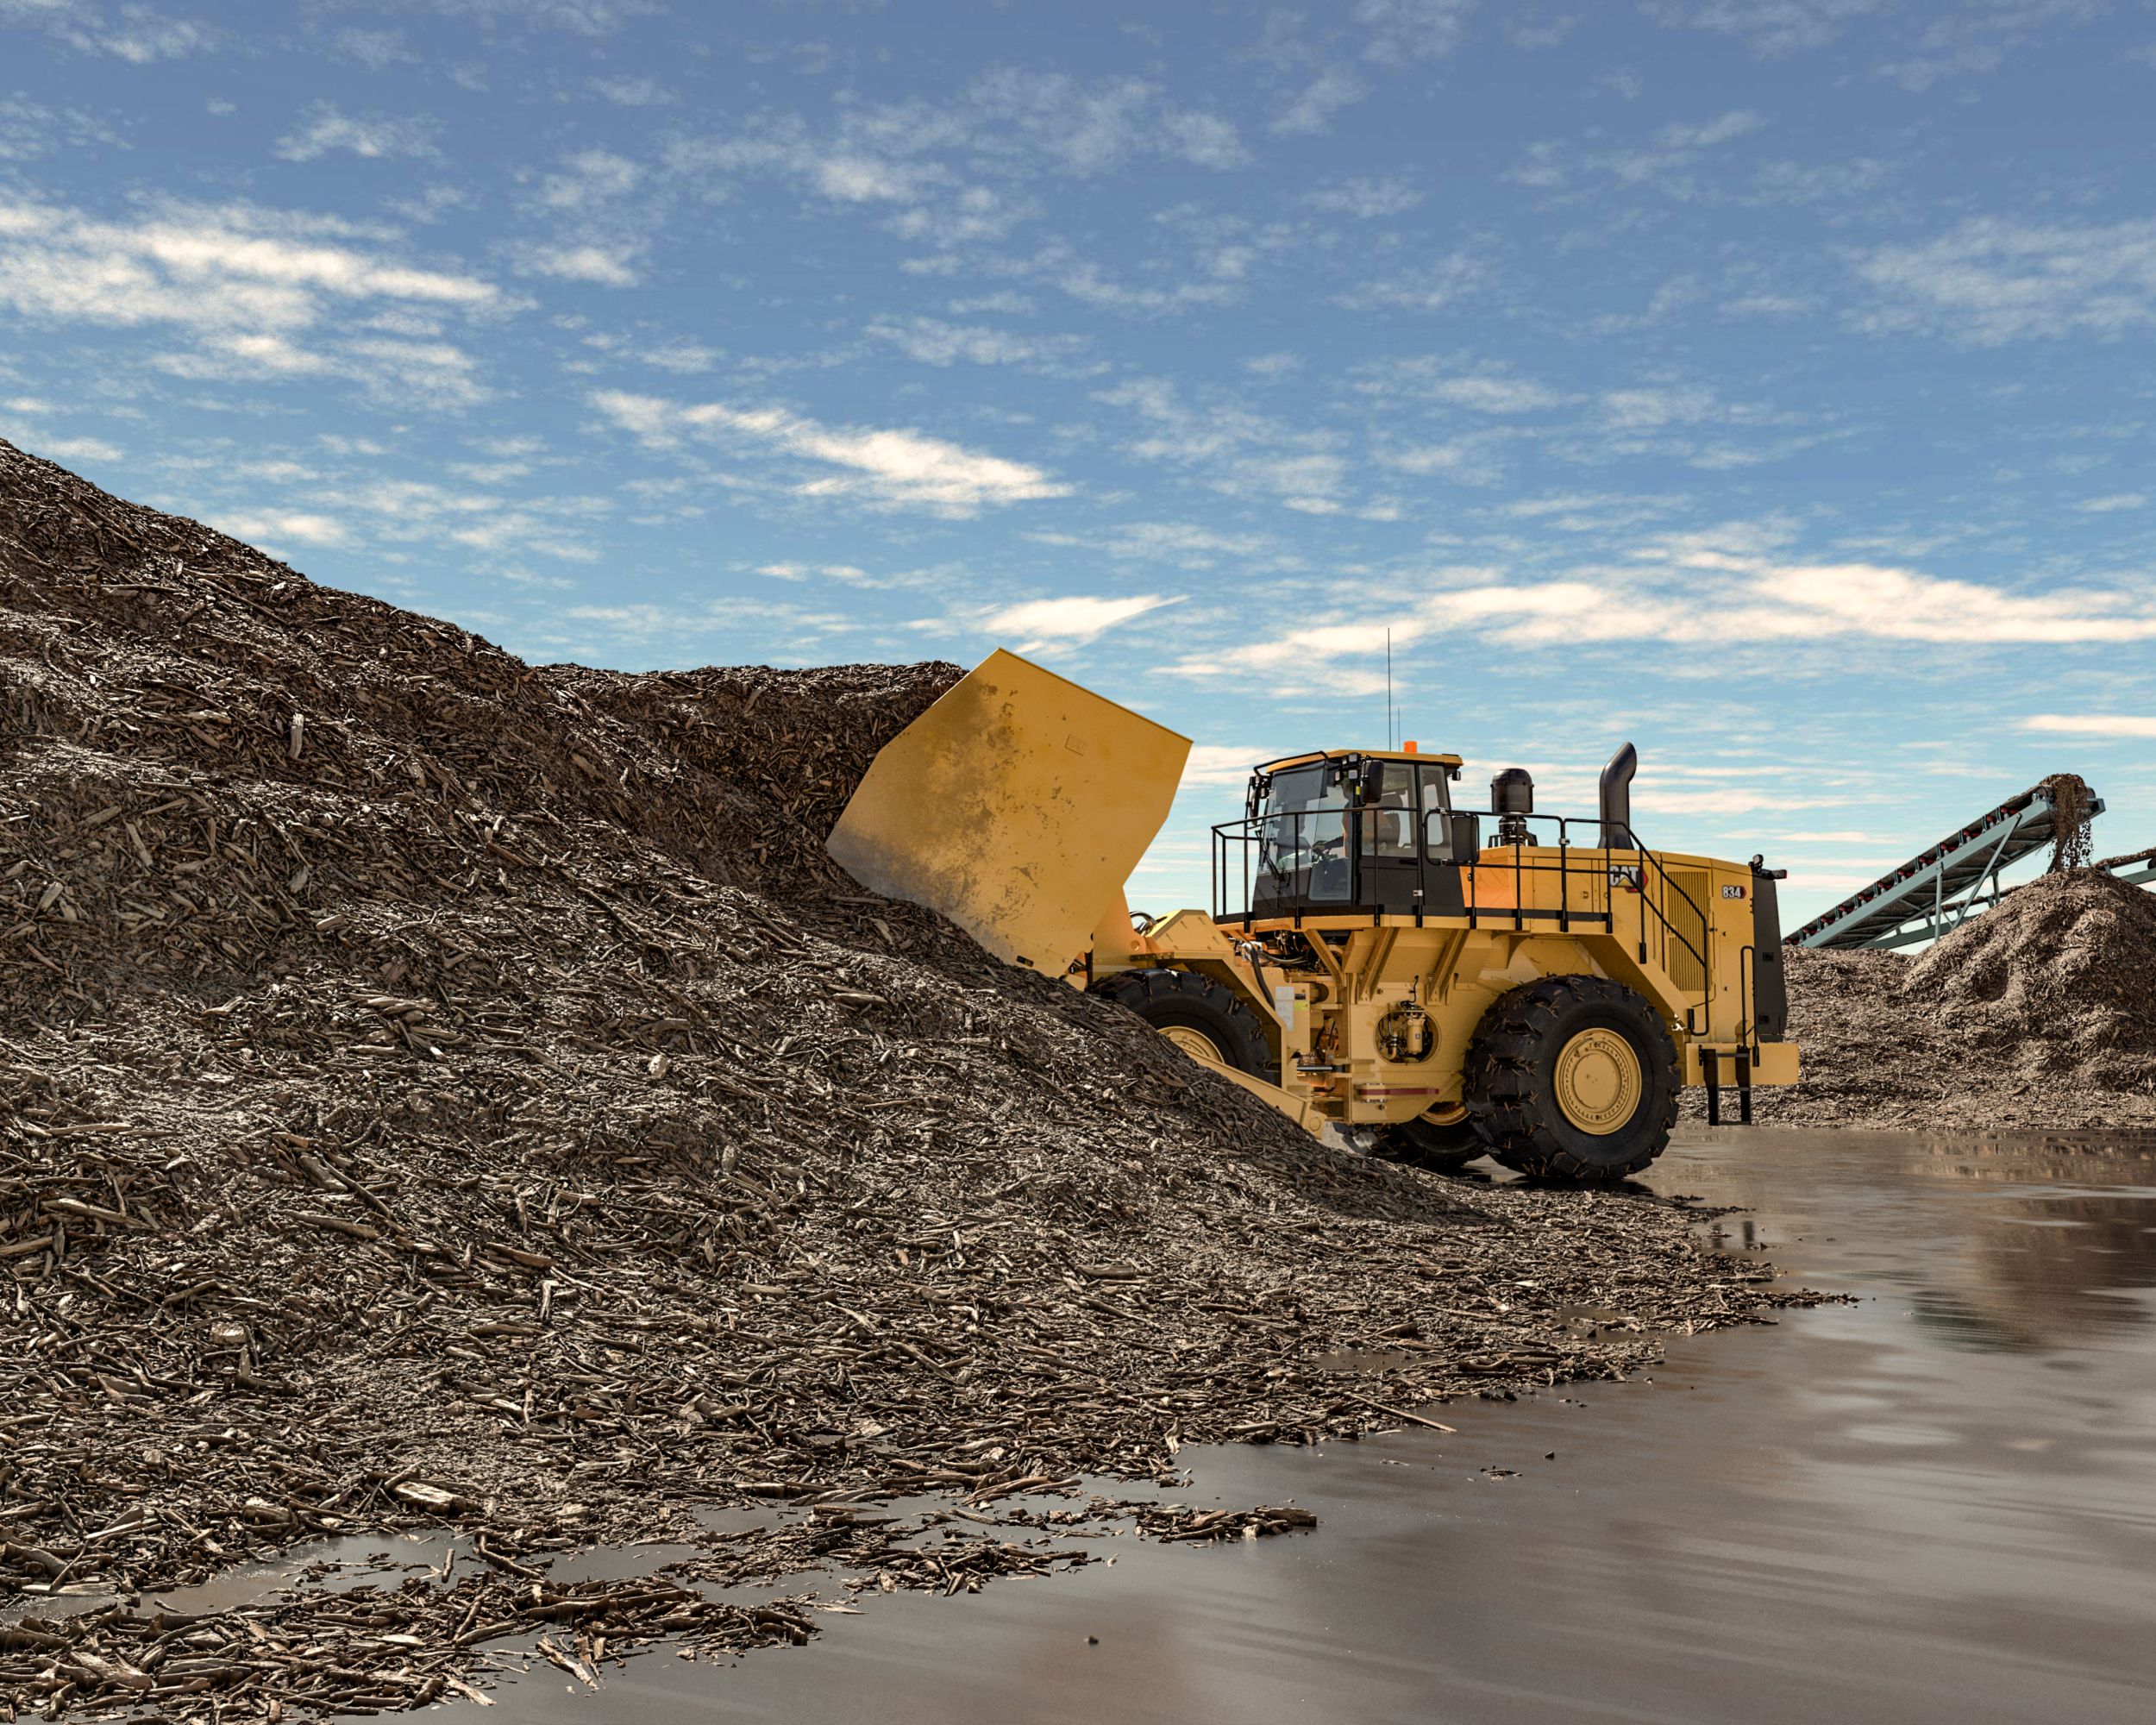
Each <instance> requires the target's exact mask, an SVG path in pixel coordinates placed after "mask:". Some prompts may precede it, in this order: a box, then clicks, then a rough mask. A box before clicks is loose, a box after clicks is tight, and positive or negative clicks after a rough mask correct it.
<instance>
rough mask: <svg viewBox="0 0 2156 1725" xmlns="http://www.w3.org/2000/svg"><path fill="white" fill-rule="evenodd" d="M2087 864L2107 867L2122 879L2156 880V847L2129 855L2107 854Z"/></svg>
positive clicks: (2094, 866) (2098, 867)
mask: <svg viewBox="0 0 2156 1725" xmlns="http://www.w3.org/2000/svg"><path fill="white" fill-rule="evenodd" d="M2089 866H2090V868H2093V869H2109V870H2110V871H2111V872H2112V873H2113V874H2114V875H2117V876H2118V877H2119V879H2121V880H2122V881H2156V849H2152V850H2136V851H2135V852H2134V854H2133V855H2132V856H2107V857H2105V858H2104V859H2103V861H2102V862H2092V863H2090V865H2089Z"/></svg>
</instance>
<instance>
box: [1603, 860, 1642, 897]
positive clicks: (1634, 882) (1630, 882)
mask: <svg viewBox="0 0 2156 1725" xmlns="http://www.w3.org/2000/svg"><path fill="white" fill-rule="evenodd" d="M1609 884H1610V885H1611V886H1613V887H1622V888H1624V889H1625V890H1626V892H1628V893H1636V892H1638V891H1639V864H1638V863H1637V862H1613V863H1611V864H1610V865H1609Z"/></svg>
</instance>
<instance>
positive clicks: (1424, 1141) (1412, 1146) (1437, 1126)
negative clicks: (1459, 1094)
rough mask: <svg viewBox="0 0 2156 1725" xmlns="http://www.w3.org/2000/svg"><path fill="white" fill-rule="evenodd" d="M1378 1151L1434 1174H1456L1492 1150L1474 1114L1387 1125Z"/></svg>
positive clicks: (1395, 1160)
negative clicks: (1476, 1122)
mask: <svg viewBox="0 0 2156 1725" xmlns="http://www.w3.org/2000/svg"><path fill="white" fill-rule="evenodd" d="M1377 1153H1378V1154H1379V1155H1380V1156H1382V1157H1384V1158H1385V1160H1386V1161H1388V1162H1400V1163H1405V1164H1407V1166H1408V1167H1410V1168H1424V1169H1427V1170H1429V1171H1430V1172H1431V1173H1432V1174H1457V1173H1458V1172H1459V1171H1460V1170H1462V1169H1463V1168H1464V1167H1466V1166H1467V1165H1468V1164H1469V1163H1470V1162H1474V1161H1477V1160H1479V1159H1480V1158H1481V1157H1485V1156H1488V1155H1489V1145H1487V1144H1486V1143H1484V1142H1483V1141H1482V1133H1481V1132H1478V1131H1477V1130H1476V1126H1475V1116H1474V1115H1473V1114H1471V1113H1470V1114H1467V1115H1465V1116H1463V1118H1461V1119H1459V1120H1445V1121H1438V1120H1431V1119H1430V1118H1429V1117H1428V1116H1425V1117H1424V1118H1422V1119H1421V1120H1403V1121H1401V1123H1400V1124H1399V1125H1398V1126H1387V1127H1386V1128H1385V1130H1384V1131H1383V1132H1380V1133H1379V1134H1378V1138H1377Z"/></svg>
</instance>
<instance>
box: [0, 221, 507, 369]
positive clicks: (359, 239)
mask: <svg viewBox="0 0 2156 1725" xmlns="http://www.w3.org/2000/svg"><path fill="white" fill-rule="evenodd" d="M380 244H381V242H380V240H379V236H378V235H374V234H372V233H370V232H368V231H367V230H365V229H357V228H354V226H352V225H351V224H349V223H342V222H337V221H334V220H330V219H327V218H321V217H309V216H292V215H286V214H279V213H277V212H273V211H268V210H260V209H257V208H254V207H251V206H247V205H240V204H227V205H217V206H200V205H195V206H190V205H181V204H171V205H165V206H161V207H160V208H158V209H155V210H152V211H150V212H148V213H147V214H144V215H142V216H137V217H135V219H133V220H131V221H119V222H115V221H105V220H101V219H98V218H97V217H94V216H89V215H86V214H84V213H82V212H80V211H77V210H63V209H59V208H56V207H54V206H52V205H48V204H37V203H33V202H30V201H28V200H22V199H9V198H6V197H4V196H0V308H4V309H7V310H10V311H14V312H15V313H16V314H17V315H18V316H19V317H22V318H23V319H25V320H28V321H31V322H34V323H91V324H104V325H117V326H121V327H147V326H156V325H170V326H173V327H176V328H178V329H181V330H183V331H185V332H186V333H187V334H188V335H189V336H191V337H192V338H193V340H194V343H195V345H194V347H193V348H191V349H190V350H188V351H185V352H180V353H172V354H162V355H160V356H159V357H158V358H157V359H156V360H155V361H154V363H155V364H157V365H158V366H160V367H161V368H162V369H164V370H166V371H168V372H171V373H174V374H176V375H179V376H185V377H193V378H199V379H232V380H255V381H261V380H271V381H274V380H280V379H291V378H298V377H308V376H317V377H341V378H348V379H352V380H356V381H358V382H360V384H362V386H366V387H367V388H369V389H372V390H375V391H377V392H385V393H387V392H398V393H403V394H406V395H408V396H409V397H410V398H413V399H416V400H421V401H425V402H428V403H430V404H432V405H443V406H461V405H467V404H468V403H470V402H472V401H474V400H476V399H478V398H479V395H480V393H481V392H480V390H479V386H478V383H477V381H476V367H474V366H473V362H472V361H471V359H470V358H469V356H468V355H467V354H464V353H463V352H462V351H461V349H459V348H456V347H455V346H454V345H453V344H452V343H450V342H447V341H444V340H442V339H441V338H440V334H439V332H440V323H439V320H440V319H441V318H442V317H444V316H445V315H459V314H461V315H465V316H479V315H485V314H488V313H492V312H495V311H501V310H504V309H506V307H507V301H506V300H505V297H504V296H503V294H502V293H501V292H500V290H498V288H496V287H495V286H494V285H492V283H490V282H486V281H483V280H480V279H477V278H475V277H473V276H468V275H459V274H454V273H447V272H443V271H437V270H426V269H419V268H416V267H413V266H411V265H410V264H408V263H405V262H404V261H403V260H400V259H398V258H395V257H393V256H390V255H385V254H384V253H383V251H382V250H381V249H379V248H380ZM325 326H326V330H327V333H324V334H323V335H322V336H320V338H319V339H318V340H315V341H314V342H311V344H310V342H309V341H308V340H307V339H305V338H306V337H307V336H310V333H311V332H313V331H316V330H317V329H325ZM399 338H404V339H399Z"/></svg>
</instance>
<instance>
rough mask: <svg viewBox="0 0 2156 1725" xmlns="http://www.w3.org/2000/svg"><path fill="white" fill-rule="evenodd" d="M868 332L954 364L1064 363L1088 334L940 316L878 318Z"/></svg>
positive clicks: (930, 361) (916, 354)
mask: <svg viewBox="0 0 2156 1725" xmlns="http://www.w3.org/2000/svg"><path fill="white" fill-rule="evenodd" d="M868 335H869V336H872V337H874V339H875V340H877V341H879V342H889V343H890V344H891V345H892V346H893V347H894V348H897V349H898V350H899V352H900V353H902V354H906V357H907V358H909V359H913V360H918V361H921V362H922V363H923V364H924V365H931V366H949V365H952V364H956V363H957V362H958V361H964V362H966V363H967V364H968V365H976V366H1027V367H1045V368H1061V367H1063V366H1064V365H1065V364H1067V362H1068V361H1070V360H1071V359H1073V358H1074V357H1075V355H1076V354H1080V353H1081V352H1083V351H1084V349H1085V348H1086V346H1087V338H1086V337H1084V336H1026V335H1018V334H1014V333H1013V332H1012V331H1010V330H1007V329H993V328H989V327H986V326H983V325H978V324H972V325H968V324H958V323H943V322H942V321H940V320H939V319H937V318H934V317H914V318H911V319H908V320H906V321H905V322H900V321H899V320H898V319H896V318H888V317H883V318H878V319H877V320H876V321H875V322H874V323H871V324H869V325H868Z"/></svg>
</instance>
